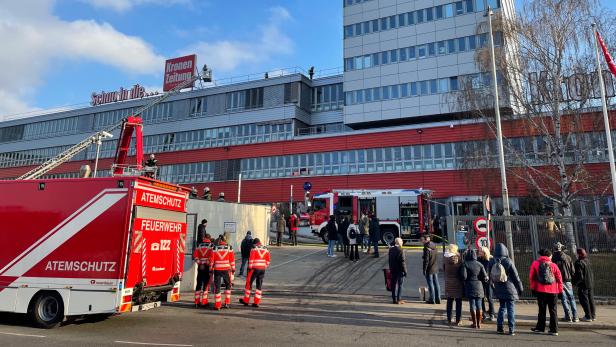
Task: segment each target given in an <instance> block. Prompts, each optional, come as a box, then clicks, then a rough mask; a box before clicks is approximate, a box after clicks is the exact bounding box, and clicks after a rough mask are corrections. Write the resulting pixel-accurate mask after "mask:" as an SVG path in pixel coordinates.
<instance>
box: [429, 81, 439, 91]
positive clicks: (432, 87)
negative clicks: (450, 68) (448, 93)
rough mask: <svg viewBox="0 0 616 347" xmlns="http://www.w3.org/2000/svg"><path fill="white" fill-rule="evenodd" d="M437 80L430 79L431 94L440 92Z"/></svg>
mask: <svg viewBox="0 0 616 347" xmlns="http://www.w3.org/2000/svg"><path fill="white" fill-rule="evenodd" d="M436 86H437V83H436V80H430V94H436V93H437V92H438V89H437V87H436Z"/></svg>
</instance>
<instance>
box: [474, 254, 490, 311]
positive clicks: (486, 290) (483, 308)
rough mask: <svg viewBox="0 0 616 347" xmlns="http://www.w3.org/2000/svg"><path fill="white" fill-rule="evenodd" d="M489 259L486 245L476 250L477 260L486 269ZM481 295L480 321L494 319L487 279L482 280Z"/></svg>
mask: <svg viewBox="0 0 616 347" xmlns="http://www.w3.org/2000/svg"><path fill="white" fill-rule="evenodd" d="M490 260H492V255H491V254H490V249H489V248H488V247H480V248H479V249H478V250H477V261H479V262H480V263H481V265H483V268H484V269H486V271H488V267H489V265H490ZM483 295H484V297H483V300H481V312H483V313H482V317H481V318H482V321H486V320H487V321H490V322H491V321H493V320H494V301H493V300H492V286H491V285H490V282H489V281H488V282H483ZM486 304H487V305H486ZM486 306H487V309H486Z"/></svg>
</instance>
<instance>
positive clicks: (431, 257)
mask: <svg viewBox="0 0 616 347" xmlns="http://www.w3.org/2000/svg"><path fill="white" fill-rule="evenodd" d="M421 242H422V243H423V245H424V248H423V255H422V259H423V275H424V277H425V278H426V282H427V284H428V292H429V293H430V298H429V299H428V301H426V302H427V303H428V304H440V303H441V287H440V285H439V283H438V267H437V265H436V257H437V253H438V250H437V249H436V245H435V244H434V243H432V242H431V241H430V235H424V236H422V237H421Z"/></svg>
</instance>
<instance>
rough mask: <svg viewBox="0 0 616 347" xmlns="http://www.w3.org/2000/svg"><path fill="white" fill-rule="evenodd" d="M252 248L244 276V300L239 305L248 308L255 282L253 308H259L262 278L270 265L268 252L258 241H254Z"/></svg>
mask: <svg viewBox="0 0 616 347" xmlns="http://www.w3.org/2000/svg"><path fill="white" fill-rule="evenodd" d="M253 244H254V246H255V247H254V248H253V249H252V250H251V251H250V258H249V259H248V276H246V287H245V288H244V298H242V299H240V303H242V304H244V305H246V306H248V304H249V303H250V295H251V293H252V283H253V282H254V281H255V280H256V281H257V290H256V291H255V293H254V302H253V304H252V306H253V307H259V304H260V303H261V295H263V292H262V291H261V288H262V286H263V277H265V269H267V268H268V267H269V264H270V252H269V250H268V249H267V248H265V247H264V246H263V245H262V244H261V241H260V240H259V239H254V241H253Z"/></svg>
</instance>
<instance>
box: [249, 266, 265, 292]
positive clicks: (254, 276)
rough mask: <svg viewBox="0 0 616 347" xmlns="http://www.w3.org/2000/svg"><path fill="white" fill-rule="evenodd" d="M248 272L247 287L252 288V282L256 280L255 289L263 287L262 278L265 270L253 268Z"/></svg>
mask: <svg viewBox="0 0 616 347" xmlns="http://www.w3.org/2000/svg"><path fill="white" fill-rule="evenodd" d="M249 273H250V274H251V276H250V286H249V289H252V284H253V283H254V282H255V281H256V282H257V289H258V290H261V288H263V278H264V277H265V270H260V269H253V270H250V271H249Z"/></svg>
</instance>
